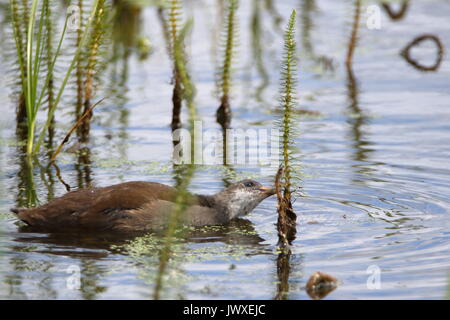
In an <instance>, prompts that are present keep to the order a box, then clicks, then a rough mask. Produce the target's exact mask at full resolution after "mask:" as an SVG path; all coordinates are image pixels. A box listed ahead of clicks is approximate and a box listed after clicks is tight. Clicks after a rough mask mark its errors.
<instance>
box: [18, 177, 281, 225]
mask: <svg viewBox="0 0 450 320" xmlns="http://www.w3.org/2000/svg"><path fill="white" fill-rule="evenodd" d="M274 193H275V191H274V190H273V189H272V188H268V187H263V186H262V185H261V184H260V183H259V182H257V181H254V180H249V179H246V180H242V181H240V182H237V183H235V184H232V185H230V186H229V187H228V188H226V189H224V190H222V191H220V192H218V193H216V194H214V195H196V194H191V193H188V195H187V196H186V203H185V204H186V209H185V211H184V212H183V214H182V217H183V218H182V224H183V225H188V226H205V225H220V224H226V223H228V222H229V221H230V220H232V219H233V218H237V217H241V216H244V215H246V214H248V213H250V212H251V211H252V210H253V209H254V208H255V207H256V206H257V205H258V204H259V203H260V202H261V201H263V200H264V199H266V198H267V197H269V196H271V195H273V194H274ZM178 195H179V191H178V190H177V189H176V188H173V187H170V186H167V185H164V184H161V183H156V182H143V181H131V182H125V183H120V184H116V185H112V186H109V187H100V188H86V189H79V190H76V191H72V192H68V193H66V194H65V195H63V196H62V197H59V198H55V199H53V200H51V201H50V202H49V203H47V204H45V205H43V206H40V207H36V208H30V209H26V208H23V209H15V208H14V209H11V211H12V212H13V213H15V214H16V215H17V217H18V218H19V219H20V220H22V221H23V222H25V223H26V224H28V225H29V226H32V227H34V228H38V229H42V230H46V231H47V230H48V231H62V230H66V229H82V230H86V231H88V230H90V231H93V230H95V231H96V230H98V231H117V232H139V231H148V230H157V229H162V228H164V227H165V226H167V224H168V222H169V219H170V216H171V214H172V213H173V212H174V210H175V208H176V206H177V204H176V202H175V201H176V199H177V197H178Z"/></svg>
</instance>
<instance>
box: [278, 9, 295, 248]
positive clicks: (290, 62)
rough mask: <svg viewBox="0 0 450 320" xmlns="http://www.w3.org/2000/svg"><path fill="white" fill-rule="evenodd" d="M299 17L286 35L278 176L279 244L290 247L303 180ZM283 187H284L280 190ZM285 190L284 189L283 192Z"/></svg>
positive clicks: (281, 94) (279, 125)
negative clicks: (298, 154)
mask: <svg viewBox="0 0 450 320" xmlns="http://www.w3.org/2000/svg"><path fill="white" fill-rule="evenodd" d="M295 17H296V11H295V10H293V11H292V14H291V16H290V18H289V22H288V25H287V28H286V32H285V36H284V58H283V62H282V69H281V70H282V71H281V88H280V108H281V110H282V117H281V119H279V120H278V128H279V130H280V132H281V145H280V152H281V155H282V168H283V169H282V170H279V172H278V174H277V179H276V180H277V182H276V186H277V191H278V192H277V195H278V235H279V245H280V246H281V247H282V248H283V247H288V245H289V244H290V243H291V242H292V240H293V239H294V238H295V221H296V214H295V213H294V211H293V209H292V193H293V192H292V190H293V189H294V188H297V182H298V181H299V173H298V169H297V168H298V159H297V157H296V156H295V154H296V148H295V141H294V139H295V138H296V137H297V136H298V132H297V130H296V125H297V122H298V121H297V116H296V112H295V111H296V110H295V109H296V106H297V97H296V84H297V75H296V73H297V56H296V43H295ZM281 184H282V185H283V188H280V186H281ZM281 189H282V190H281Z"/></svg>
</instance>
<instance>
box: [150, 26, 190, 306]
mask: <svg viewBox="0 0 450 320" xmlns="http://www.w3.org/2000/svg"><path fill="white" fill-rule="evenodd" d="M191 26H192V20H190V21H189V22H187V23H186V24H185V25H184V27H183V28H182V29H181V30H180V32H179V33H178V34H177V39H176V41H174V42H173V43H172V45H173V46H172V48H173V51H172V53H173V59H174V62H175V68H176V70H177V72H178V76H179V79H180V84H181V85H182V86H183V96H182V97H183V100H185V101H186V105H187V108H188V114H189V130H190V133H191V137H193V136H194V121H195V119H196V117H197V115H196V114H197V111H196V107H195V103H194V96H195V88H194V85H193V83H192V82H191V79H190V76H189V73H188V70H187V66H186V60H185V57H186V55H185V52H184V39H185V37H186V34H187V33H188V31H189V30H190V28H191ZM194 146H195V141H194V139H191V148H190V149H191V150H190V152H191V159H193V154H194V152H195V150H194ZM194 172H195V165H194V162H193V161H191V162H190V163H189V164H187V165H185V167H183V171H182V173H183V179H178V180H177V189H178V195H177V197H176V199H175V208H174V210H173V212H171V215H170V218H169V223H168V226H167V231H166V235H165V244H164V247H163V248H162V249H161V252H160V263H159V268H158V274H157V277H156V285H155V291H154V298H155V299H159V298H160V295H161V290H162V287H163V277H164V274H165V272H166V269H167V265H168V262H169V259H170V257H171V253H172V250H171V247H172V244H173V242H174V240H175V232H176V230H177V228H178V226H179V224H180V221H181V218H182V214H183V212H184V211H185V209H186V207H187V201H186V199H187V198H188V197H189V193H188V191H187V188H188V186H189V184H190V182H191V180H192V177H193V176H194Z"/></svg>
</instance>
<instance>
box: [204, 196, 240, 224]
mask: <svg viewBox="0 0 450 320" xmlns="http://www.w3.org/2000/svg"><path fill="white" fill-rule="evenodd" d="M197 198H198V201H199V204H200V205H201V206H205V207H208V208H213V209H214V210H215V211H216V212H217V213H218V214H219V215H220V216H221V218H224V219H225V220H226V221H228V220H230V219H232V218H233V214H232V212H230V207H229V205H228V202H227V201H225V200H224V199H222V197H221V196H220V195H219V194H215V195H197Z"/></svg>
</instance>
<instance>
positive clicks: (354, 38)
mask: <svg viewBox="0 0 450 320" xmlns="http://www.w3.org/2000/svg"><path fill="white" fill-rule="evenodd" d="M354 6H355V11H354V14H353V23H352V31H351V34H350V40H349V42H348V48H347V57H346V59H345V64H346V66H347V68H350V67H351V66H352V63H353V54H354V52H355V48H356V44H357V42H358V29H359V23H360V19H361V0H355V2H354Z"/></svg>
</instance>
